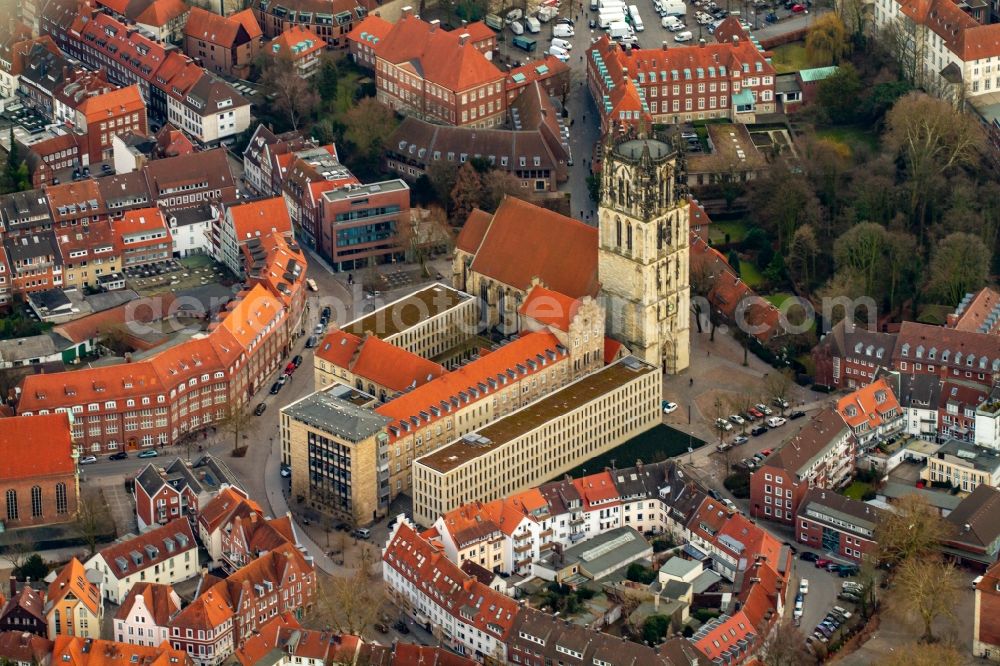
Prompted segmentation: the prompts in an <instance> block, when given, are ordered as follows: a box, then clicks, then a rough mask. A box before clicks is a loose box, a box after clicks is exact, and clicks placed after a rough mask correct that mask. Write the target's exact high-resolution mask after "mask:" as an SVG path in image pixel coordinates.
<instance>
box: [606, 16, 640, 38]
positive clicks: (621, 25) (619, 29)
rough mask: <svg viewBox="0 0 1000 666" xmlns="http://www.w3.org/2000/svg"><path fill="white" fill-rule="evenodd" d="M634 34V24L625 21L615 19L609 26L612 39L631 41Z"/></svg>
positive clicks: (609, 34)
mask: <svg viewBox="0 0 1000 666" xmlns="http://www.w3.org/2000/svg"><path fill="white" fill-rule="evenodd" d="M634 36H635V35H634V34H633V32H632V26H630V25H629V24H628V23H626V22H625V21H615V22H614V23H612V24H611V25H609V26H608V37H610V38H611V39H617V40H618V41H622V42H627V41H631V40H632V38H633V37H634Z"/></svg>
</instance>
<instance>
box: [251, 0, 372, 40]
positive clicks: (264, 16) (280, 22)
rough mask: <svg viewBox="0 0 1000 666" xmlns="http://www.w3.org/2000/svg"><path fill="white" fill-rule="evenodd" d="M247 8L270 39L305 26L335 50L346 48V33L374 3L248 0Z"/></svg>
mask: <svg viewBox="0 0 1000 666" xmlns="http://www.w3.org/2000/svg"><path fill="white" fill-rule="evenodd" d="M249 6H250V9H251V10H252V11H253V13H254V16H256V17H257V22H258V23H259V24H260V27H261V29H262V30H263V31H264V37H265V38H267V39H274V38H275V37H277V36H278V35H280V34H281V33H283V32H285V31H286V30H288V29H289V28H294V27H300V28H307V29H309V30H311V31H312V32H314V33H316V34H317V35H318V36H319V38H320V39H322V40H323V41H324V42H326V43H327V48H329V49H331V50H333V51H337V50H341V49H346V48H347V39H346V37H347V34H348V33H349V32H351V30H353V29H354V26H355V25H357V23H358V22H360V21H362V20H364V18H365V17H366V16H367V15H368V12H370V11H372V10H374V9H376V8H377V7H378V5H377V4H376V3H373V2H371V1H370V0H333V2H317V1H316V0H281V2H280V3H277V2H268V0H251V2H250V5H249Z"/></svg>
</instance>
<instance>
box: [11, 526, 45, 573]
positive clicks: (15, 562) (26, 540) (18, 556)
mask: <svg viewBox="0 0 1000 666" xmlns="http://www.w3.org/2000/svg"><path fill="white" fill-rule="evenodd" d="M36 550H38V544H37V543H36V542H35V541H34V540H33V539H32V538H31V537H30V536H29V535H28V534H24V535H23V536H18V538H17V540H16V541H14V542H13V543H11V544H10V545H9V546H7V547H6V548H5V549H4V551H3V556H4V558H6V559H7V561H8V562H10V564H11V567H12V568H13V569H17V570H19V569H21V567H23V566H24V563H25V562H26V561H27V560H28V558H29V557H31V556H32V555H33V554H34V552H35V551H36Z"/></svg>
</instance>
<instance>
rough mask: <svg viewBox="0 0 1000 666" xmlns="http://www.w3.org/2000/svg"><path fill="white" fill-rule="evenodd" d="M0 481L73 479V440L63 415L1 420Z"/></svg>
mask: <svg viewBox="0 0 1000 666" xmlns="http://www.w3.org/2000/svg"><path fill="white" fill-rule="evenodd" d="M0 451H3V464H2V465H0V481H24V480H28V479H38V478H42V477H45V476H53V475H72V474H73V473H74V472H75V471H76V462H75V461H74V459H73V458H72V456H71V454H72V452H73V440H72V434H71V432H70V427H69V416H67V415H66V414H45V415H41V416H12V417H8V418H3V419H0Z"/></svg>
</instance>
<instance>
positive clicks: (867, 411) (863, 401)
mask: <svg viewBox="0 0 1000 666" xmlns="http://www.w3.org/2000/svg"><path fill="white" fill-rule="evenodd" d="M837 412H838V413H839V414H840V416H841V418H843V419H844V422H845V423H846V424H847V425H848V426H849V427H850V428H852V429H855V428H858V427H860V426H862V425H865V424H867V427H868V429H870V430H874V429H877V428H878V427H880V426H881V425H883V424H884V423H885V421H886V420H887V419H890V418H898V417H899V416H901V415H902V410H901V409H900V406H899V401H898V400H897V399H896V395H895V394H894V393H893V392H892V389H891V388H889V385H888V384H887V383H886V381H885V379H877V380H875V381H874V382H872V383H871V384H868V385H867V386H862V387H861V388H859V389H858V390H856V391H854V392H853V393H851V394H849V395H846V396H844V397H843V398H841V399H840V400H838V401H837Z"/></svg>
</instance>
